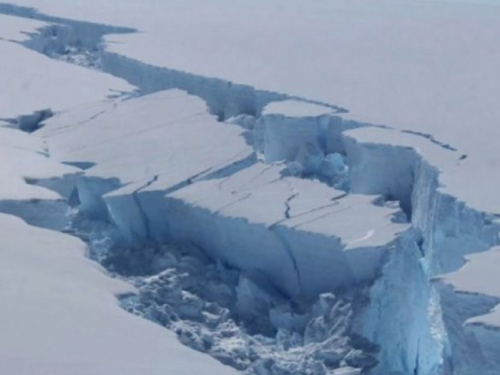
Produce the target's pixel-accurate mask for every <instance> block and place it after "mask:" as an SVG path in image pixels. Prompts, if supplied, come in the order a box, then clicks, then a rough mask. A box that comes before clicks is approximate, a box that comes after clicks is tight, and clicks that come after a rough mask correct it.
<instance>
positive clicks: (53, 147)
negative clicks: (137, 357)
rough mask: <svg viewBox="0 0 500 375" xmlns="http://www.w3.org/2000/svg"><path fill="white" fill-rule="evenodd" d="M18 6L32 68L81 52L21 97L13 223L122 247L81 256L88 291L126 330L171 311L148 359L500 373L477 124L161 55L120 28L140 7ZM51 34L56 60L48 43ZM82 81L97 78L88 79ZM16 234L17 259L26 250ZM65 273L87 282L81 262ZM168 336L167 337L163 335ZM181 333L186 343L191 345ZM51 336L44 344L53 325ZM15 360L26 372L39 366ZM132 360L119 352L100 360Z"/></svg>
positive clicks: (9, 126) (7, 128)
mask: <svg viewBox="0 0 500 375" xmlns="http://www.w3.org/2000/svg"><path fill="white" fill-rule="evenodd" d="M18 3H20V4H28V5H29V3H30V1H28V0H26V1H19V2H18ZM343 6H344V5H343ZM347 7H348V6H347ZM202 8H203V7H202ZM64 9H65V8H64V6H61V8H60V10H59V12H62V13H64V11H65V10H64ZM440 9H441V8H440ZM453 9H459V8H453ZM454 11H457V12H459V13H460V12H461V11H460V10H454ZM0 13H4V14H8V15H9V16H7V15H2V16H0V17H1V19H2V20H5V24H6V25H8V26H7V27H4V26H2V28H0V31H1V32H2V35H7V36H8V40H7V39H1V40H0V48H2V49H4V50H5V51H7V52H8V53H16V54H18V56H20V57H26V58H29V59H33V62H32V63H30V64H28V65H29V68H28V69H27V70H26V69H22V68H21V69H19V67H15V66H13V65H12V64H10V63H8V64H10V65H6V69H5V70H4V71H6V72H7V71H8V72H10V71H13V70H15V69H17V70H15V71H18V72H19V74H20V75H22V76H26V77H29V74H30V73H29V72H30V71H31V70H30V69H35V68H34V67H36V65H37V64H39V63H40V64H44V65H43V66H44V67H46V69H47V70H50V71H58V72H62V74H60V75H58V76H62V79H61V80H60V81H58V82H54V81H50V82H51V84H47V83H46V81H43V80H42V81H40V82H38V83H36V82H35V85H34V86H35V88H34V89H30V90H28V92H29V93H30V94H29V95H32V98H30V99H29V100H19V99H16V100H12V103H16V105H9V104H8V103H9V102H8V101H5V103H7V105H4V106H0V109H1V111H0V117H1V118H2V122H1V124H2V127H1V128H0V130H1V133H0V134H1V139H0V155H1V156H2V165H1V166H0V176H2V181H6V183H4V184H3V186H2V187H0V212H2V218H1V219H2V221H4V222H5V228H7V229H6V230H7V231H6V232H5V233H7V232H8V228H10V227H12V228H14V227H15V228H16V233H17V231H19V233H21V232H22V233H24V232H26V233H33V236H35V233H39V234H38V235H39V236H40V238H42V237H43V238H46V240H47V241H49V242H50V241H61V242H66V241H67V242H68V247H71V248H74V249H79V254H80V255H79V257H80V258H82V259H83V257H82V255H81V254H82V253H84V252H85V251H86V252H87V255H88V256H89V257H90V258H91V259H93V260H94V261H97V262H99V263H100V264H101V265H102V266H103V267H105V269H106V272H107V273H108V274H109V275H111V276H112V277H113V278H114V279H113V278H109V277H107V276H106V275H103V274H102V273H99V272H95V269H93V268H92V266H91V263H90V261H85V262H82V259H80V260H79V262H80V263H78V265H73V266H71V267H72V268H71V269H72V270H74V271H75V272H82V279H81V283H82V285H81V286H80V288H83V289H81V290H84V288H86V287H87V286H86V285H87V283H89V282H90V281H91V280H100V281H94V282H95V283H98V284H99V285H101V284H102V286H100V287H99V288H98V289H99V290H98V291H96V292H95V293H98V294H99V296H100V297H99V299H97V297H95V298H96V299H95V300H94V301H86V304H87V308H86V310H85V311H87V310H88V306H89V304H92V303H97V304H98V305H99V306H107V307H106V308H109V309H111V308H113V313H112V314H111V313H109V314H108V313H106V314H104V313H103V315H101V316H102V318H100V319H104V321H106V322H109V321H110V320H112V319H123V321H125V320H126V321H127V322H128V323H127V324H125V323H123V324H121V323H120V326H119V327H118V324H116V325H115V326H114V327H110V328H109V329H110V330H111V331H110V332H115V330H117V329H119V330H122V329H136V330H149V331H147V332H150V333H148V334H150V335H152V336H147V335H144V334H142V333H140V332H139V331H136V333H134V337H135V336H137V337H139V339H138V340H139V343H144V345H143V347H142V351H141V352H140V353H142V355H145V356H146V357H145V358H152V359H151V361H152V363H153V364H155V363H159V362H157V361H160V359H159V358H162V359H161V361H162V362H161V363H162V364H161V366H158V367H156V368H155V369H154V371H158V370H164V371H176V373H182V371H184V373H193V371H195V372H196V371H197V370H195V369H194V367H190V366H191V365H192V366H194V364H192V363H191V362H194V363H197V364H199V365H200V366H202V367H203V366H209V368H210V370H208V371H213V372H214V373H226V371H227V373H233V370H232V369H231V367H232V368H234V369H236V370H238V371H242V372H245V373H248V374H315V375H316V374H319V375H323V374H325V375H326V374H335V375H339V374H374V375H378V374H380V375H388V374H391V375H415V374H420V375H424V374H425V375H434V374H436V375H438V374H439V375H441V374H444V375H448V374H464V375H468V374H473V373H481V374H487V375H489V374H492V375H493V374H496V373H497V372H498V371H499V370H498V369H499V368H500V360H499V358H500V355H499V354H500V353H498V351H499V350H500V349H499V348H500V346H499V338H498V328H497V327H498V325H499V323H498V322H499V319H498V317H497V315H496V312H497V310H496V309H497V307H496V306H497V305H498V301H499V300H500V299H499V296H500V292H499V291H498V290H497V289H496V287H495V286H494V282H492V280H494V278H495V275H496V274H495V270H496V267H495V266H496V264H498V261H499V259H498V256H497V253H498V248H497V247H496V246H498V245H499V237H498V233H499V222H498V214H496V213H495V212H496V210H495V207H496V206H495V204H494V203H495V201H494V200H493V201H490V202H489V203H485V202H486V201H487V200H485V199H483V200H478V199H477V198H471V196H470V194H471V192H475V191H474V190H471V189H469V188H467V187H463V185H461V182H462V181H463V179H464V178H470V176H471V175H474V173H477V175H479V176H482V175H483V173H485V170H484V169H481V168H479V167H478V165H479V164H480V162H481V161H483V160H482V158H488V157H489V156H488V155H490V154H488V152H489V149H487V150H486V151H484V155H483V154H481V155H480V156H477V154H474V150H473V149H474V147H472V146H474V142H477V140H475V139H473V140H471V141H470V142H471V143H469V144H465V143H464V142H463V140H461V139H459V138H456V137H452V136H450V135H449V134H445V133H442V130H437V131H436V132H437V135H434V132H432V131H428V129H426V128H425V126H424V125H422V129H420V128H418V129H419V130H408V129H407V128H406V126H408V124H411V121H410V122H408V121H397V120H398V115H395V117H393V118H392V119H391V120H390V121H386V122H384V121H381V120H383V119H384V116H382V117H378V118H377V120H376V121H374V117H373V116H374V115H373V114H374V113H376V111H375V112H371V113H370V111H367V113H369V114H370V115H369V116H366V117H365V116H364V115H360V112H362V111H360V107H357V106H356V105H353V106H352V107H351V106H350V105H349V106H345V104H343V105H337V104H335V105H334V104H329V103H344V102H343V101H337V100H331V99H332V98H331V97H328V98H326V97H322V95H311V96H310V97H314V98H315V99H308V98H307V95H300V96H299V95H288V94H281V93H279V90H272V89H269V88H268V87H267V86H266V85H262V86H260V85H258V86H257V85H256V86H255V87H264V88H265V89H262V90H261V89H257V88H254V86H253V85H250V84H247V83H245V84H234V83H232V80H226V79H220V78H210V76H207V75H202V74H194V73H189V72H186V71H182V70H178V69H176V68H174V69H172V68H169V67H166V66H161V64H158V65H153V64H151V63H150V62H148V61H147V60H148V58H147V57H146V56H147V54H146V55H145V57H138V56H133V57H132V56H127V53H123V51H122V53H120V52H117V51H120V48H122V47H120V46H113V45H112V43H110V40H111V39H110V37H109V35H107V34H115V35H114V36H113V38H118V36H116V34H120V35H121V36H120V38H121V37H124V38H127V37H132V38H133V37H134V35H136V34H138V33H136V30H135V28H133V27H115V26H107V25H105V24H98V23H94V22H90V21H89V20H85V21H77V20H71V19H69V18H65V17H63V16H62V15H57V16H48V15H46V14H43V13H40V12H38V11H36V10H34V9H30V8H27V7H20V6H15V5H7V4H1V5H0ZM195 13H196V12H195ZM460 14H461V13H460ZM13 16H15V17H13ZM94 17H97V16H95V15H94ZM418 17H421V15H420V14H419V15H418ZM26 18H32V19H36V20H37V21H32V20H29V21H28V20H25V19H26ZM48 24H50V25H48ZM131 24H133V22H131ZM12 25H14V26H15V27H12ZM16 27H17V28H19V30H22V31H23V32H19V31H15V30H14V31H13V29H15V28H16ZM412 27H413V26H412ZM3 28H5V30H3ZM9 28H10V29H9ZM103 40H106V41H108V44H106V45H105V44H103ZM132 45H133V43H132ZM26 47H28V48H27V49H26ZM7 52H6V53H7ZM40 53H42V54H45V55H46V57H50V59H46V58H44V59H42V60H39V61H38V60H36V59H39V58H40V57H42V56H41V55H40ZM34 56H37V57H34ZM141 59H142V61H141ZM7 61H8V60H7ZM42 61H43V62H42ZM75 65H76V66H75ZM88 68H90V69H88ZM36 69H39V68H36ZM2 71H3V70H2ZM84 75H85V76H84ZM49 76H50V75H49ZM217 76H222V75H217ZM75 77H76V78H75ZM82 77H83V78H82ZM0 79H1V80H6V81H5V82H7V84H6V86H8V87H10V86H13V87H14V88H15V89H14V92H13V93H14V94H13V93H12V92H7V93H6V94H5V95H4V96H5V98H8V100H11V99H10V98H11V97H14V98H16V95H18V96H17V98H19V95H24V93H25V91H26V89H25V88H23V87H22V85H18V84H17V83H12V81H11V78H9V76H8V75H5V74H0ZM80 79H82V81H79V80H80ZM67 80H69V81H71V83H72V86H74V87H83V86H87V85H88V86H90V87H91V88H92V90H90V91H89V92H87V91H86V90H82V91H81V92H78V94H77V95H67V94H66V90H67V83H66V81H67ZM126 81H128V83H127V82H126ZM81 82H86V83H81ZM283 87H285V86H281V88H283ZM47 88H49V89H48V92H49V95H47V96H43V95H40V94H39V93H40V92H41V91H39V90H43V91H46V90H47ZM16 90H17V91H16ZM343 90H345V89H343ZM283 91H284V92H287V91H290V92H293V91H294V90H283ZM304 92H307V90H304ZM4 96H2V98H3V97H4ZM346 98H349V95H346ZM61 99H63V100H61ZM6 100H7V99H6ZM18 102H19V103H23V104H22V105H21V106H17V103H18ZM345 108H349V111H348V110H347V109H345ZM351 108H353V109H352V110H351ZM361 109H363V108H361ZM365 109H366V108H365ZM389 112H390V111H389ZM385 119H386V120H387V118H385ZM443 121H447V120H446V119H444V120H443ZM394 122H396V123H399V125H397V126H396V125H395V124H394ZM381 124H382V125H381ZM398 126H403V127H404V128H398ZM16 128H17V129H16ZM18 129H19V130H22V131H24V132H20V131H19V130H18ZM25 132H27V133H25ZM28 133H30V134H28ZM450 138H451V140H450V142H448V139H450ZM444 140H446V141H444ZM488 160H489V159H488ZM489 163H490V164H491V165H494V162H493V161H491V160H489ZM490 164H488V165H490ZM20 166H22V168H20ZM492 186H494V184H492ZM486 194H488V190H487V189H486V190H485V195H486ZM491 202H493V203H491ZM490 206H491V207H490ZM12 216H17V217H20V218H22V219H23V220H25V222H26V223H28V224H30V225H33V226H37V227H41V228H46V229H49V230H50V231H41V232H38V231H39V230H38V229H34V228H32V227H29V226H27V225H26V224H24V223H21V222H20V221H16V220H15V219H13V218H12ZM11 222H12V223H15V225H14V224H11ZM3 226H4V225H2V227H3ZM17 228H18V229H17ZM12 230H14V229H12ZM55 231H58V232H64V233H65V234H64V235H63V234H57V233H54V232H55ZM68 235H73V236H77V237H79V238H80V239H81V240H83V241H84V242H85V244H84V243H82V242H79V241H77V240H75V239H71V237H70V236H68ZM22 237H23V236H22V235H16V236H12V241H11V242H12V244H16V243H19V242H20V241H21V240H22ZM72 241H73V242H72ZM75 241H76V242H75ZM70 242H72V243H71V244H70ZM9 243H10V242H9ZM3 246H4V245H2V249H4V247H3ZM5 246H6V245H5ZM12 246H14V245H9V249H10V248H12ZM85 246H86V247H87V250H85ZM49 247H50V246H49ZM26 248H29V246H26ZM47 251H49V250H47ZM60 251H61V250H58V254H59V252H60ZM49 252H50V251H49ZM11 253H12V251H11V250H9V252H7V251H6V252H5V254H7V255H4V256H5V257H6V258H2V259H6V260H8V262H10V263H7V264H11V263H12V264H14V263H15V262H16V260H13V259H14V256H13V255H10V254H11ZM32 253H33V251H32V249H30V252H28V253H26V256H27V257H34V256H35V255H33V254H32ZM473 253H478V254H473ZM58 256H59V255H58ZM35 257H36V256H35ZM43 259H44V260H43V262H44V263H43V264H44V267H45V264H47V267H48V269H50V266H49V265H48V264H49V263H46V261H51V259H46V258H43ZM7 268H8V267H7ZM23 270H24V268H23ZM42 270H43V269H42ZM91 270H92V272H90V271H91ZM28 271H29V272H31V271H32V268H29V270H28ZM23 272H24V271H23ZM54 272H55V274H54V275H56V276H57V280H60V281H59V282H63V283H64V282H67V280H68V277H67V275H65V274H64V272H63V271H62V268H59V267H57V270H56V271H54ZM7 275H9V273H7ZM44 275H45V274H44ZM54 275H52V276H51V277H55V276H54ZM40 277H42V276H40ZM43 277H46V276H43ZM9 280H10V279H9ZM12 280H14V279H12ZM16 280H17V279H16ZM115 281H116V283H115ZM9 282H16V283H17V281H9ZM118 286H119V288H118ZM118 289H119V292H117V290H118ZM81 290H80V291H81ZM104 290H106V291H107V292H106V293H105V292H104ZM70 292H71V293H70ZM70 292H65V293H66V294H64V296H65V297H64V298H62V299H61V301H63V302H60V300H57V301H58V302H57V303H63V304H64V306H67V305H66V304H67V299H68V298H70V297H69V296H70V295H78V291H73V290H71V291H70ZM44 293H46V292H44ZM113 294H114V295H115V296H118V299H119V303H120V305H121V307H122V308H123V310H120V309H114V308H115V307H116V301H114V298H111V297H113ZM96 296H97V294H96ZM10 298H13V297H12V296H10ZM104 299H105V300H106V302H104ZM69 300H70V301H71V300H72V299H69ZM64 301H66V302H64ZM56 307H57V305H56ZM56 307H54V308H56ZM65 309H69V307H65ZM67 311H69V312H71V311H72V310H71V309H69V310H67ZM100 311H101V310H100ZM125 311H128V312H130V313H132V314H130V315H129V314H126V313H125ZM88 314H89V316H92V313H90V312H89V313H88ZM110 314H111V315H110ZM134 314H135V315H137V316H139V317H142V318H146V320H142V319H139V318H137V317H134V316H133V315H134ZM67 316H68V318H67V319H73V320H74V319H75V317H76V316H81V314H75V315H74V316H73V317H71V314H70V315H67ZM117 317H119V318H117ZM6 319H7V320H9V319H12V317H11V316H10V315H8V316H7V318H6ZM18 319H21V321H25V320H29V318H28V317H25V316H22V317H19V318H18ZM147 320H150V321H152V322H154V323H156V325H151V324H150V323H148V322H147ZM32 322H33V324H35V325H36V321H32ZM120 322H121V320H120ZM72 324H73V325H77V324H75V323H74V322H73V323H72ZM88 324H89V325H92V324H95V323H91V322H89V323H88ZM160 326H164V327H166V328H168V329H167V330H162V329H161V328H160ZM125 327H129V328H125ZM130 327H132V328H130ZM145 327H148V328H145ZM51 329H54V330H57V329H58V328H57V326H54V327H52V326H51ZM170 331H173V332H174V333H175V334H176V335H177V337H178V340H179V341H180V342H181V343H183V344H184V345H187V346H189V347H191V348H193V349H195V351H193V352H192V353H196V351H198V352H204V353H207V354H209V355H210V356H212V357H214V358H216V359H217V360H218V361H219V362H221V363H222V364H225V365H228V366H229V367H228V366H223V365H221V364H219V363H217V362H215V361H212V360H210V359H209V357H208V356H203V355H202V354H199V353H197V354H196V357H193V359H191V360H189V359H188V358H189V356H190V353H191V351H189V350H188V349H186V348H184V347H183V346H180V345H179V346H177V345H178V344H179V343H178V342H177V341H175V339H174V338H173V336H174V335H172V334H171V333H170ZM9 332H12V333H9V336H8V337H13V336H14V335H15V334H16V333H15V332H16V331H15V330H13V331H9ZM61 332H63V333H64V331H61ZM66 332H71V331H66ZM163 335H165V336H163ZM152 337H153V340H154V341H153V342H156V340H160V341H161V345H159V346H158V348H156V350H154V352H153V353H149V354H146V353H145V352H147V350H145V349H146V348H148V349H149V348H151V346H152V344H151V341H150V340H151V338H152ZM86 340H89V341H88V342H89V343H92V342H94V340H96V338H95V337H92V335H89V336H86ZM146 343H148V344H146ZM91 345H92V344H91ZM112 346H113V345H112ZM114 346H116V345H114ZM139 346H140V345H138V344H135V345H134V346H133V351H136V350H139V349H138V347H139ZM131 348H132V347H131ZM171 348H175V350H179V351H180V352H182V353H183V354H182V355H181V356H179V362H176V363H174V364H169V363H168V362H169V361H170V359H171V356H170V355H168V351H169V350H172V349H171ZM127 349H128V347H127ZM15 350H16V349H14V351H12V349H10V350H8V349H7V348H4V350H3V351H2V353H1V354H2V355H4V354H3V353H13V352H15ZM30 350H32V351H31V352H30V353H31V354H30V355H34V356H36V355H37V354H36V353H38V354H39V353H40V352H37V350H38V349H37V346H36V341H35V345H34V346H33V347H32V349H30ZM98 351H99V348H97V349H96V352H98ZM105 351H106V350H103V351H102V352H105ZM115 353H116V356H118V357H117V358H127V357H128V356H129V355H130V354H127V353H126V351H119V350H118V351H117V352H115ZM43 355H44V356H48V357H50V358H51V361H55V362H57V359H54V357H53V354H51V353H45V352H44V353H43ZM93 355H95V354H93ZM148 355H149V357H148ZM194 355H195V354H193V356H194ZM11 358H12V357H11V354H9V361H10V360H11ZM75 358H76V359H75ZM77 358H78V356H76V357H74V356H71V360H78V359H77ZM9 361H5V363H6V365H5V366H7V367H6V371H8V372H14V373H21V372H20V371H25V372H26V373H29V371H30V369H32V368H33V367H30V365H26V366H27V367H24V369H25V370H21V369H22V367H19V366H20V365H19V364H18V363H13V362H9ZM163 361H165V362H163ZM183 361H185V363H184V362H183ZM187 362H190V363H187ZM135 365H136V366H138V364H137V363H136V364H135ZM9 366H11V367H9ZM54 366H55V365H54ZM120 366H121V365H120ZM120 366H119V364H118V363H117V362H112V363H111V362H106V360H105V359H103V358H100V361H99V366H98V367H94V368H93V369H98V371H105V372H110V371H111V373H112V372H113V371H120V372H123V371H124V370H123V368H124V367H123V366H122V367H120ZM169 366H170V367H169ZM176 366H177V367H176ZM153 367H154V365H153ZM202 367H200V368H202ZM54 368H56V367H49V369H50V371H53V369H54ZM47 371H49V370H47ZM58 371H59V370H58ZM82 371H83V372H82V373H86V372H85V370H82ZM127 371H129V373H137V371H153V370H152V369H151V370H147V368H143V369H142V370H139V367H133V368H132V369H128V370H127ZM87 373H88V372H87Z"/></svg>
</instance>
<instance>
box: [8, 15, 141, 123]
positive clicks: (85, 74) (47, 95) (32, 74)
mask: <svg viewBox="0 0 500 375" xmlns="http://www.w3.org/2000/svg"><path fill="white" fill-rule="evenodd" d="M43 25H44V24H43V23H41V22H38V21H33V20H27V19H24V18H16V17H10V16H5V15H0V56H2V58H1V59H0V86H1V87H2V90H1V92H0V118H2V119H15V118H17V117H19V116H22V115H30V114H32V113H33V112H35V111H39V110H45V109H52V110H53V111H60V110H62V109H66V108H71V107H74V106H77V105H79V104H82V103H85V102H89V101H93V100H99V99H105V98H106V97H107V96H109V95H112V94H115V93H116V91H119V92H121V91H132V90H133V89H134V87H133V86H131V85H130V84H128V83H126V82H125V81H123V80H121V79H118V78H115V77H113V76H110V75H105V74H99V73H97V72H93V71H90V70H87V69H83V68H81V67H77V66H73V65H69V64H63V63H61V62H57V61H54V60H50V59H48V58H47V57H45V56H43V55H40V54H38V53H35V52H33V51H30V50H28V49H26V48H24V47H23V46H21V45H19V44H16V43H13V42H11V41H17V42H21V41H23V40H26V39H27V38H28V36H27V35H26V33H33V32H35V30H36V29H37V28H40V27H42V26H43ZM5 56H9V58H5ZM68 87H70V89H69V90H68Z"/></svg>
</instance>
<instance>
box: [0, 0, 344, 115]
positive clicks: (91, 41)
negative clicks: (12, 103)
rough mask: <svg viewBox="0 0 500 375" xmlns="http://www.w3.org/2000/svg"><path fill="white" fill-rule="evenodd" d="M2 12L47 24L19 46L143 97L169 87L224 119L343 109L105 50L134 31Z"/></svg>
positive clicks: (9, 8)
mask: <svg viewBox="0 0 500 375" xmlns="http://www.w3.org/2000/svg"><path fill="white" fill-rule="evenodd" d="M0 13H2V14H8V15H13V16H18V17H24V18H30V19H36V20H40V21H44V22H48V23H50V25H48V26H46V27H43V28H41V29H40V30H39V32H38V33H31V34H29V35H30V39H29V40H27V41H25V42H22V44H23V45H24V46H26V47H28V48H30V49H32V50H35V51H37V52H40V53H42V54H44V55H47V56H48V57H50V58H54V59H57V60H61V61H65V62H68V63H72V64H77V65H81V66H84V67H87V68H92V69H97V70H101V71H103V72H105V73H109V74H112V75H114V76H116V77H119V78H123V79H125V80H126V81H127V82H129V83H131V84H132V85H135V86H136V87H137V88H138V89H139V92H138V93H137V94H140V95H144V94H150V93H153V92H157V91H163V90H168V89H173V88H176V89H180V90H183V91H186V92H188V93H189V94H192V95H195V96H198V97H200V98H202V99H204V100H205V101H206V103H207V105H208V107H209V108H210V110H211V112H212V113H213V114H215V115H217V117H218V118H219V120H224V119H227V118H230V117H234V116H237V115H241V114H250V115H259V114H260V113H261V112H262V109H263V108H264V107H265V106H266V105H267V104H268V103H270V102H273V101H281V100H286V99H295V100H299V101H303V102H308V103H316V104H318V105H322V106H325V107H328V108H331V109H332V110H333V111H336V112H342V111H344V110H343V109H342V108H339V107H336V106H334V105H331V104H328V103H322V102H318V101H314V100H310V99H307V98H300V97H296V96H289V95H286V94H281V93H276V92H270V91H264V90H258V89H255V88H253V87H251V86H248V85H242V84H236V83H232V82H229V81H225V80H222V79H217V78H207V77H203V76H198V75H196V74H191V73H186V72H182V71H178V70H174V69H168V68H160V67H156V66H152V65H148V64H146V63H143V62H141V61H138V60H134V59H131V58H128V57H125V56H121V55H119V54H116V53H113V52H110V51H109V50H107V49H106V47H105V45H104V41H103V37H104V36H106V35H112V34H129V33H134V32H137V30H135V29H131V28H126V27H115V26H109V25H103V24H95V23H90V22H83V21H77V20H71V19H66V18H61V17H54V16H50V15H47V14H43V13H40V12H38V11H37V10H36V9H34V8H28V7H22V6H17V5H13V4H8V3H0Z"/></svg>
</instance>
